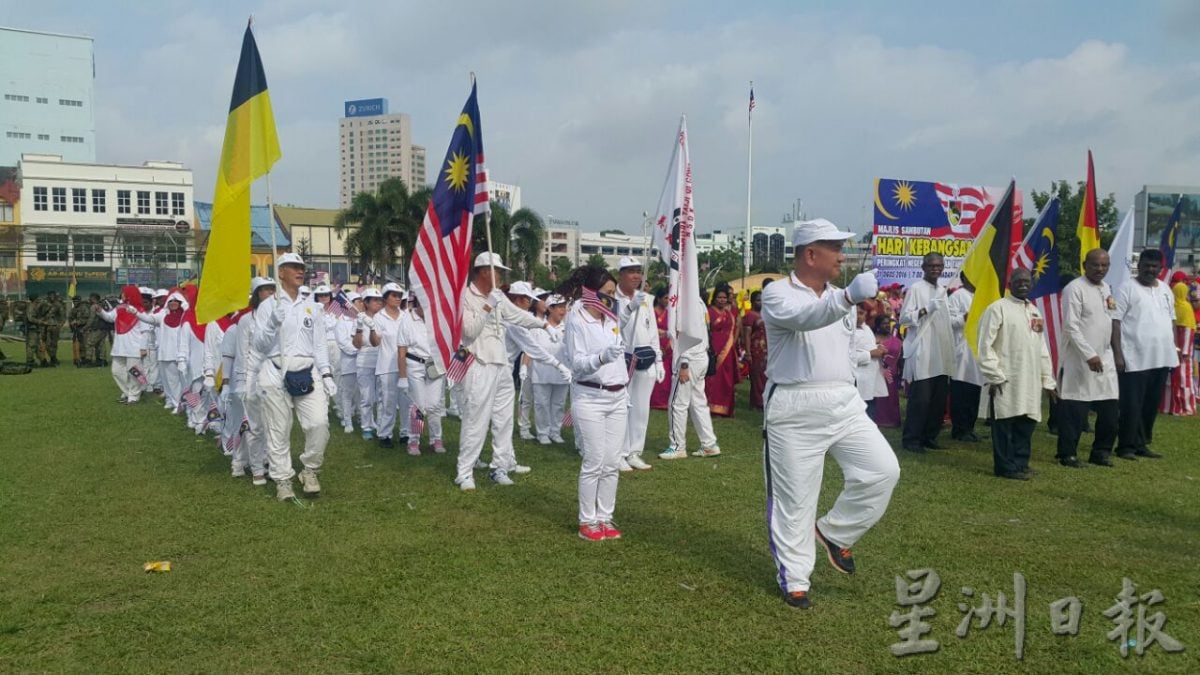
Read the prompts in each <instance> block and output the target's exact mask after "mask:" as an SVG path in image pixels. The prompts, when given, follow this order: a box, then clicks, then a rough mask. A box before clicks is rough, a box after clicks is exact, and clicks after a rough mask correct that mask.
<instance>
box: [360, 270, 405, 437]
mask: <svg viewBox="0 0 1200 675" xmlns="http://www.w3.org/2000/svg"><path fill="white" fill-rule="evenodd" d="M403 300H404V289H403V288H401V287H400V284H397V283H393V282H389V283H386V284H384V285H383V309H382V310H380V311H379V312H376V313H375V315H374V319H375V320H374V322H373V325H371V327H370V329H371V346H372V347H375V348H376V349H377V350H378V354H377V356H376V359H375V395H376V396H378V397H379V406H378V409H377V412H376V414H377V415H378V417H377V418H376V429H375V436H376V438H377V439H378V443H379V447H381V448H389V449H390V448H393V447H395V445H394V444H393V443H392V434H393V433H394V432H395V430H396V417H397V414H398V416H399V417H400V443H401V444H402V445H407V444H408V417H409V411H408V409H409V407H410V406H411V405H412V403H411V402H410V401H409V400H408V394H407V390H408V380H407V378H405V380H404V382H403V386H402V385H401V382H400V366H399V361H398V354H399V353H400V349H399V345H398V344H397V337H398V336H399V333H400V319H401V317H403V316H404V310H402V309H401V308H400V304H401V302H403Z"/></svg>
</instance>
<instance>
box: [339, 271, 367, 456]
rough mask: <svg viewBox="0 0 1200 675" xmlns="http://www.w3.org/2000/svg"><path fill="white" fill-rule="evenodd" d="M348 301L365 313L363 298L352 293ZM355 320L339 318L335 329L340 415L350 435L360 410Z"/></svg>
mask: <svg viewBox="0 0 1200 675" xmlns="http://www.w3.org/2000/svg"><path fill="white" fill-rule="evenodd" d="M346 300H347V301H349V303H350V304H351V305H352V306H353V307H354V311H355V312H356V316H355V318H357V314H361V313H362V311H363V303H362V297H361V296H360V295H359V294H358V293H355V292H354V291H350V292H349V293H347V294H346ZM355 318H350V317H349V316H341V317H338V321H337V324H335V327H334V335H335V338H336V340H337V347H338V361H339V362H340V363H339V365H338V371H337V372H338V395H337V398H338V400H339V401H341V404H340V405H339V406H338V414H339V415H340V416H341V418H342V430H343V431H345V432H346V433H348V434H352V433H354V413H355V412H356V411H357V410H358V400H359V399H358V347H355V346H354V330H355V324H356V321H355Z"/></svg>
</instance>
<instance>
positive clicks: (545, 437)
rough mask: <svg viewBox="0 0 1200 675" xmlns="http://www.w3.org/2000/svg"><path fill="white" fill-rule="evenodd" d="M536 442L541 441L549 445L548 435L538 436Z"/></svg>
mask: <svg viewBox="0 0 1200 675" xmlns="http://www.w3.org/2000/svg"><path fill="white" fill-rule="evenodd" d="M538 443H541V444H542V445H550V437H549V436H538Z"/></svg>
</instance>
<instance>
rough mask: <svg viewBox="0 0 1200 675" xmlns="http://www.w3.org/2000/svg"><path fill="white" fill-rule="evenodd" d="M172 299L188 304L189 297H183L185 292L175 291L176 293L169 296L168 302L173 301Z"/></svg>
mask: <svg viewBox="0 0 1200 675" xmlns="http://www.w3.org/2000/svg"><path fill="white" fill-rule="evenodd" d="M172 301H174V302H178V303H179V304H181V305H186V304H187V298H185V297H183V293H180V292H179V291H175V292H174V293H172V294H170V295H169V296H167V302H172Z"/></svg>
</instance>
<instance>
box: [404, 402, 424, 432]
mask: <svg viewBox="0 0 1200 675" xmlns="http://www.w3.org/2000/svg"><path fill="white" fill-rule="evenodd" d="M423 431H425V415H424V414H422V413H421V409H420V408H418V407H417V406H416V405H415V404H414V405H411V406H409V408H408V433H409V434H410V435H412V436H416V437H420V435H421V432H423Z"/></svg>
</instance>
